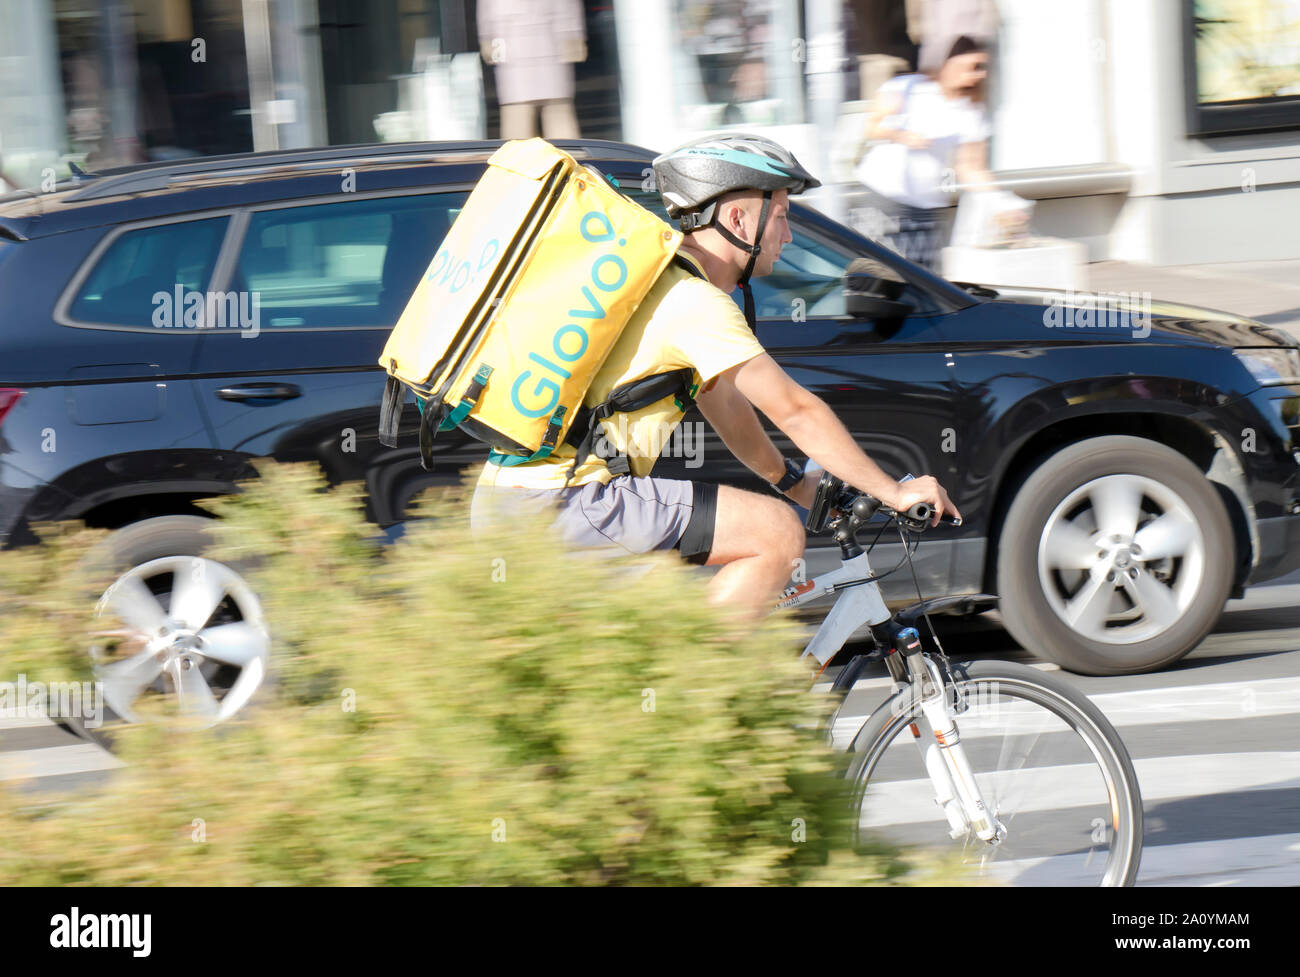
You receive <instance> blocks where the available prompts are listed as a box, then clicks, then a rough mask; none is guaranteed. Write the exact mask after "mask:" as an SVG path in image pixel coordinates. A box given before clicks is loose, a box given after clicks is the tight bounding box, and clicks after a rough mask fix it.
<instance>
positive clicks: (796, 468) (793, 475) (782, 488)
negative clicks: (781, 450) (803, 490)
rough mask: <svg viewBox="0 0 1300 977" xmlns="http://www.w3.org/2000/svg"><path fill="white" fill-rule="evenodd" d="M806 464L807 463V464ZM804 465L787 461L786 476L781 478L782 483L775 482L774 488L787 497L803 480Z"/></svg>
mask: <svg viewBox="0 0 1300 977" xmlns="http://www.w3.org/2000/svg"><path fill="white" fill-rule="evenodd" d="M805 464H806V463H805ZM803 470H804V465H799V464H796V463H795V462H793V461H791V460H790V459H789V458H786V459H785V474H784V475H782V476H781V481H779V482H773V483H772V487H773V488H774V489H776V490H777V491H778V492H780V493H781V494H782V495H785V493H786V492H789V491H790V490H791V489H792V488H794V487H795V486H796V485H798V484H799V482H800V481H802V479H803Z"/></svg>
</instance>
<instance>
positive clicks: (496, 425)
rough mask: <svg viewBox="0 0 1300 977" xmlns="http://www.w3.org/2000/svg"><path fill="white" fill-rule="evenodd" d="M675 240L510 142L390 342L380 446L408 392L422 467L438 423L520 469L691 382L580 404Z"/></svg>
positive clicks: (613, 198)
mask: <svg viewBox="0 0 1300 977" xmlns="http://www.w3.org/2000/svg"><path fill="white" fill-rule="evenodd" d="M680 242H681V234H680V232H678V231H676V230H673V229H672V228H670V227H669V226H668V224H666V223H665V222H664V221H662V220H661V219H659V218H658V217H657V216H656V215H654V214H652V213H651V212H650V211H648V210H646V209H645V208H643V207H641V206H640V205H638V204H636V203H635V202H633V201H632V200H630V199H629V198H627V197H625V196H624V195H623V194H621V193H620V192H619V191H618V190H616V189H614V187H612V186H610V184H609V183H608V182H606V180H605V179H604V178H603V177H602V176H601V174H599V173H598V172H597V171H595V170H594V169H591V168H589V167H584V166H581V165H579V164H578V162H577V161H576V160H574V158H573V157H572V156H570V155H568V154H567V153H564V152H562V151H561V150H559V149H556V148H555V147H554V146H552V145H550V144H549V143H547V142H545V141H544V140H542V139H525V140H515V141H511V142H507V143H505V144H504V145H503V146H502V147H501V148H500V149H498V150H497V151H496V152H495V153H494V154H493V155H492V158H491V159H490V160H488V167H487V171H486V172H485V173H484V175H483V177H482V178H481V179H480V180H479V182H478V184H477V185H476V186H475V187H474V191H473V192H472V193H471V194H470V196H469V199H468V200H466V202H465V206H464V208H463V209H462V210H461V212H460V214H459V215H458V216H457V218H456V220H455V223H454V224H452V227H451V230H450V231H449V232H448V233H447V237H446V238H445V239H444V240H443V242H442V245H441V247H439V249H438V251H437V253H436V254H435V255H434V256H433V260H432V262H431V263H430V264H429V268H428V270H427V271H426V272H425V274H424V276H423V277H422V278H421V279H420V282H419V284H418V285H417V286H416V289H415V293H414V294H413V295H412V296H411V299H410V301H409V302H408V303H407V306H406V309H405V310H404V311H403V312H402V316H401V318H400V319H398V321H397V325H396V326H394V327H393V331H392V333H391V334H390V335H389V337H388V343H387V345H385V347H384V351H383V355H382V356H381V357H380V360H379V363H380V365H381V366H382V367H384V368H385V369H386V370H387V371H388V374H389V377H388V384H387V386H386V387H385V390H384V402H383V407H382V409H381V413H380V425H379V426H380V433H379V439H380V441H381V442H382V443H383V444H386V445H389V446H390V447H391V446H393V445H395V444H396V441H397V427H398V418H399V416H400V413H401V403H402V400H403V399H404V396H405V389H406V388H407V387H409V388H411V390H413V391H414V392H415V395H416V402H417V404H420V405H421V414H420V454H421V460H422V462H423V464H424V467H425V468H426V469H427V468H430V467H431V464H432V461H431V458H432V446H433V439H434V436H435V435H436V434H437V433H438V432H439V431H448V430H451V429H452V428H455V427H459V428H460V429H461V430H463V431H465V432H466V433H468V434H470V435H471V436H473V437H475V438H477V439H478V440H480V441H484V442H486V443H487V444H489V445H490V446H491V447H492V448H493V452H492V455H491V457H492V460H493V461H495V462H496V463H497V464H504V465H515V464H523V463H526V462H530V461H536V460H538V459H541V458H545V457H547V456H548V455H549V454H550V453H551V452H552V451H554V450H555V448H556V446H557V445H559V444H561V443H563V442H564V441H565V440H568V441H569V442H570V443H573V444H575V446H578V445H580V446H581V447H582V448H583V449H587V450H589V448H590V444H591V441H592V433H593V430H594V428H595V427H598V423H597V422H598V420H600V419H603V418H605V417H608V416H609V414H610V413H611V412H613V411H615V410H628V409H640V406H635V405H637V404H641V405H642V406H645V405H648V404H650V403H654V402H655V400H658V399H661V398H663V397H665V396H668V395H669V394H671V393H674V392H675V391H677V390H678V389H679V388H681V387H682V386H683V384H682V382H681V381H682V380H683V379H684V380H685V385H689V383H690V378H689V376H685V377H684V378H683V377H681V376H678V375H676V374H673V375H665V376H663V377H654V378H650V379H651V380H652V381H655V382H653V383H650V384H649V385H648V386H647V385H646V384H645V382H644V381H642V384H641V385H640V389H639V390H636V391H628V390H620V391H615V396H614V397H613V398H611V401H614V403H612V404H611V401H607V402H606V403H605V404H602V405H596V407H595V408H591V407H587V408H584V407H583V398H584V397H585V395H586V393H587V390H588V388H589V387H590V385H591V382H592V379H593V378H594V377H595V374H596V371H597V370H598V369H599V368H600V366H601V364H602V363H604V361H605V358H606V356H607V355H608V353H609V351H610V349H611V348H612V347H613V345H614V342H615V341H616V340H617V339H618V337H619V335H620V333H621V332H622V330H623V328H624V326H625V325H626V324H627V322H628V320H629V319H630V318H631V316H632V313H633V312H635V311H636V308H637V306H638V305H639V304H640V303H641V300H642V299H643V298H645V296H646V293H647V292H649V290H650V288H651V286H652V285H653V284H654V282H655V280H656V279H657V278H658V277H659V275H660V274H661V273H662V272H663V270H664V269H665V268H666V267H667V265H668V264H669V262H671V261H672V260H673V256H674V255H675V254H676V252H677V245H678V244H679V243H680ZM677 372H678V373H681V371H677ZM686 373H687V374H689V371H686ZM665 384H666V386H665ZM629 394H631V396H629ZM656 394H657V396H655V397H654V399H653V400H646V397H649V396H652V395H656ZM629 405H632V406H629ZM585 457H586V454H585V453H582V452H580V454H579V458H578V460H579V461H581V460H582V458H585Z"/></svg>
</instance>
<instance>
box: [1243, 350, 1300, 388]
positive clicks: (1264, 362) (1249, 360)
mask: <svg viewBox="0 0 1300 977" xmlns="http://www.w3.org/2000/svg"><path fill="white" fill-rule="evenodd" d="M1232 355H1233V356H1235V357H1237V359H1238V361H1240V363H1241V365H1242V366H1244V367H1245V368H1246V369H1247V370H1249V371H1250V375H1251V376H1253V377H1254V378H1255V380H1256V381H1258V383H1259V384H1260V386H1263V387H1276V386H1281V385H1284V384H1300V347H1288V346H1273V347H1270V348H1267V349H1264V348H1260V349H1234V350H1233V351H1232Z"/></svg>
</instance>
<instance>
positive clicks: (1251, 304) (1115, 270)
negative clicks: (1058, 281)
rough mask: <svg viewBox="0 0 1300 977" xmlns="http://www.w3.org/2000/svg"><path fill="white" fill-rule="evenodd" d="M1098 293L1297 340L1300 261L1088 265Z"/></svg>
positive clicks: (1299, 330)
mask: <svg viewBox="0 0 1300 977" xmlns="http://www.w3.org/2000/svg"><path fill="white" fill-rule="evenodd" d="M1088 287H1089V288H1090V289H1092V290H1093V291H1098V292H1150V293H1151V298H1152V300H1161V299H1163V300H1165V301H1169V302H1186V303H1188V304H1189V305H1201V306H1205V307H1206V308H1209V309H1219V310H1222V311H1224V312H1233V313H1235V314H1237V315H1242V316H1246V317H1248V318H1251V319H1258V320H1259V321H1260V322H1263V323H1267V324H1268V325H1270V326H1276V327H1277V328H1279V329H1282V330H1285V331H1286V332H1288V333H1290V334H1291V335H1292V336H1295V337H1296V338H1297V339H1300V261H1238V262H1231V263H1228V264H1218V265H1176V266H1165V267H1156V266H1155V265H1140V264H1130V263H1128V262H1125V261H1096V262H1093V263H1092V264H1090V265H1088Z"/></svg>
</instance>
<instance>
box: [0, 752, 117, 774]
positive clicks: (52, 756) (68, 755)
mask: <svg viewBox="0 0 1300 977" xmlns="http://www.w3.org/2000/svg"><path fill="white" fill-rule="evenodd" d="M121 766H123V763H122V761H121V760H119V759H118V758H117V757H115V756H113V754H111V753H109V752H108V751H107V750H103V749H100V748H99V747H98V746H96V745H95V744H93V743H76V744H73V745H72V746H47V747H39V748H37V749H34V750H16V751H10V752H7V753H0V780H27V779H30V778H33V777H58V776H63V775H66V774H72V773H91V772H93V771H98V770H113V769H115V768H117V767H121Z"/></svg>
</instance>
